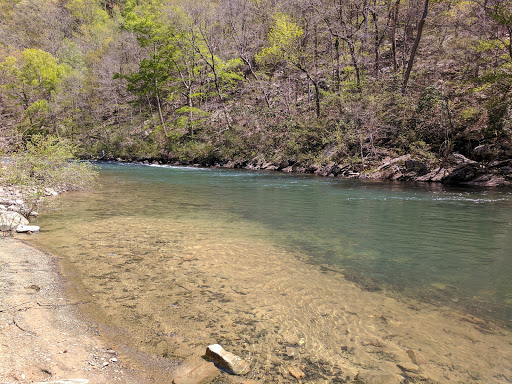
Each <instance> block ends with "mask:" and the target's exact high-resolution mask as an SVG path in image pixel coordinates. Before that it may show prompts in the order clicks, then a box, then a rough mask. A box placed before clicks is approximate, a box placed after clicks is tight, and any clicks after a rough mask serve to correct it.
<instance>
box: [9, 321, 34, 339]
mask: <svg viewBox="0 0 512 384" xmlns="http://www.w3.org/2000/svg"><path fill="white" fill-rule="evenodd" d="M12 322H13V324H14V325H15V326H16V327H18V328H19V329H21V330H22V331H23V332H27V333H29V334H31V335H33V336H37V334H36V333H35V332H32V331H29V330H28V329H24V328H22V327H21V326H20V325H19V324H18V323H17V322H16V319H15V318H14V317H13V318H12Z"/></svg>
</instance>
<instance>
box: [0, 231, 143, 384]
mask: <svg viewBox="0 0 512 384" xmlns="http://www.w3.org/2000/svg"><path fill="white" fill-rule="evenodd" d="M0 265H1V266H2V267H1V269H0V281H1V284H2V294H1V296H0V324H1V325H0V340H1V341H0V362H1V363H0V382H2V383H33V382H43V381H44V382H46V381H49V380H61V379H82V380H84V381H77V382H80V383H86V382H87V381H86V380H88V382H90V383H132V384H139V383H145V382H147V381H145V379H144V377H141V376H139V375H138V374H136V373H135V372H134V371H132V370H131V369H130V368H129V367H128V366H126V365H125V364H124V363H123V358H122V357H121V356H120V355H119V353H118V351H116V350H115V348H114V347H113V346H112V345H109V344H108V343H107V342H106V341H105V340H104V339H102V338H101V337H100V336H99V334H98V331H97V329H96V328H95V327H94V325H92V324H90V323H89V322H87V321H86V320H84V319H83V318H82V317H81V316H80V314H79V311H78V309H79V307H80V306H81V305H82V304H83V303H80V302H75V301H72V300H70V299H69V298H68V297H67V296H66V295H65V287H66V284H65V281H64V279H63V277H62V275H61V274H60V272H59V266H58V265H57V263H56V260H55V259H53V258H51V257H50V256H49V255H47V254H45V253H44V252H42V251H39V250H36V249H34V248H32V247H30V246H28V245H27V244H25V243H23V242H22V241H20V240H19V239H14V238H12V237H2V238H0Z"/></svg>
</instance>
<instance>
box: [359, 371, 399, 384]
mask: <svg viewBox="0 0 512 384" xmlns="http://www.w3.org/2000/svg"><path fill="white" fill-rule="evenodd" d="M403 380H404V378H403V376H400V375H397V374H393V373H385V372H359V373H358V374H357V376H356V377H355V380H354V381H355V382H356V383H358V384H400V383H402V382H403Z"/></svg>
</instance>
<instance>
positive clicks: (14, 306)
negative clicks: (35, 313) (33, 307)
mask: <svg viewBox="0 0 512 384" xmlns="http://www.w3.org/2000/svg"><path fill="white" fill-rule="evenodd" d="M31 302H32V301H26V302H24V303H21V304H17V305H13V306H12V307H9V308H4V309H0V313H2V312H7V311H8V310H10V309H13V308H16V307H21V306H22V305H25V304H29V303H31Z"/></svg>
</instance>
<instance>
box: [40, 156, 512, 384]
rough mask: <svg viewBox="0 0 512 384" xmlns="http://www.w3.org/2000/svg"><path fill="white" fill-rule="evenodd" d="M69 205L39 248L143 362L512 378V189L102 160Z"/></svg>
mask: <svg viewBox="0 0 512 384" xmlns="http://www.w3.org/2000/svg"><path fill="white" fill-rule="evenodd" d="M59 199H60V202H61V203H62V207H61V209H60V210H57V211H55V212H52V213H51V214H48V215H45V216H44V217H42V218H41V219H40V224H41V225H42V227H43V229H45V231H44V232H43V233H41V234H40V236H38V237H37V242H38V243H40V244H41V245H42V246H44V247H45V248H47V249H49V250H51V251H52V252H53V253H55V254H57V255H60V256H62V257H63V258H64V264H65V266H66V268H65V269H66V272H67V274H68V276H70V277H71V278H72V279H74V280H75V281H76V282H77V284H79V285H80V286H81V287H82V288H83V291H82V292H81V293H80V294H82V295H87V296H89V297H91V298H92V299H93V302H94V305H93V306H91V307H90V308H89V309H88V310H89V311H90V315H91V316H93V317H94V318H95V319H96V320H97V321H100V322H102V323H104V324H106V325H107V326H109V327H112V329H116V332H117V334H118V336H119V337H121V338H122V339H123V341H125V342H128V343H131V344H132V345H135V346H137V348H139V349H141V350H143V351H145V352H149V353H156V354H159V355H161V356H166V357H170V358H180V359H183V358H186V357H187V356H188V355H190V354H193V353H196V351H197V350H203V349H204V346H206V345H208V344H211V343H220V344H222V345H223V346H224V347H225V348H226V349H229V350H231V351H233V352H235V353H238V354H240V355H242V356H243V357H245V358H246V359H247V360H249V361H250V362H251V366H252V371H251V374H250V375H251V377H252V378H254V379H257V380H261V381H264V382H269V383H270V382H289V380H290V377H289V375H288V374H287V367H289V366H292V365H295V366H300V367H302V369H303V370H304V372H305V373H306V375H307V380H308V382H344V381H345V380H347V377H349V378H353V377H354V376H355V375H356V374H357V373H358V372H362V371H375V370H378V371H383V372H388V373H390V374H397V375H398V374H399V375H401V376H402V377H406V378H407V379H408V380H410V381H415V380H423V381H427V382H429V381H430V382H475V383H476V382H480V381H481V382H497V383H501V382H503V383H506V382H510V381H511V380H512V374H511V369H512V363H511V361H512V347H511V344H510V343H511V341H512V339H511V338H510V334H509V332H508V330H506V328H501V329H500V328H496V326H494V325H492V324H493V323H494V322H489V320H494V321H498V322H500V323H502V324H507V323H509V322H510V321H511V319H512V317H511V316H512V279H511V277H512V260H511V258H512V255H511V252H510V250H511V249H512V236H511V231H512V228H511V226H512V220H511V217H512V215H511V213H512V204H511V195H510V193H508V192H499V191H498V192H496V191H495V192H478V191H468V190H445V189H442V188H435V187H433V186H426V187H423V188H419V187H418V188H411V187H407V188H405V187H404V186H403V185H401V184H386V183H362V182H355V181H334V180H329V179H320V178H314V177H307V176H289V175H282V174H271V173H264V172H240V171H221V170H213V169H208V170H204V169H194V168H156V167H142V166H119V165H104V166H103V170H102V185H101V187H100V188H99V189H98V190H97V191H94V192H92V193H88V194H67V195H65V196H62V197H61V198H59ZM347 278H348V279H347ZM405 297H407V299H405ZM408 351H415V352H414V353H416V354H420V355H422V361H421V363H419V362H418V361H416V363H418V365H415V366H414V367H412V368H411V367H410V366H405V368H404V364H409V365H410V364H412V362H413V361H412V360H411V357H410V356H409V354H410V353H409V354H408ZM406 368H407V369H406Z"/></svg>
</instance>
